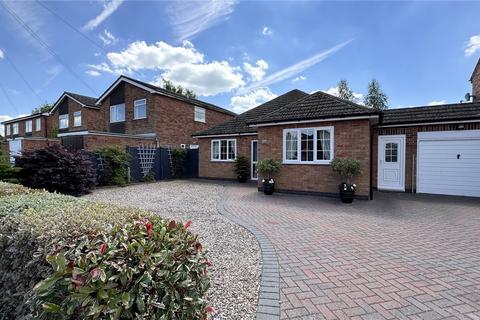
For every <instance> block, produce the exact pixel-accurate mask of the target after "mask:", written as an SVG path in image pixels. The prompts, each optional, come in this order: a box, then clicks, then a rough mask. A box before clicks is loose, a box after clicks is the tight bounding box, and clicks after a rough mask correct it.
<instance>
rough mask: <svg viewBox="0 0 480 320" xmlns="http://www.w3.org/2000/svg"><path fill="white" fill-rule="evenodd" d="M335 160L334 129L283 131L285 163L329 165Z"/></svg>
mask: <svg viewBox="0 0 480 320" xmlns="http://www.w3.org/2000/svg"><path fill="white" fill-rule="evenodd" d="M332 159H333V127H320V128H298V129H296V128H295V129H284V130H283V162H284V163H317V164H329V163H330V161H332Z"/></svg>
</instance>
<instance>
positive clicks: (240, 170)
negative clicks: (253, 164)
mask: <svg viewBox="0 0 480 320" xmlns="http://www.w3.org/2000/svg"><path fill="white" fill-rule="evenodd" d="M233 171H234V172H235V174H236V175H237V179H238V181H239V182H245V181H247V179H248V176H249V175H250V162H249V161H248V159H247V157H245V156H238V157H237V159H236V160H235V168H234V170H233Z"/></svg>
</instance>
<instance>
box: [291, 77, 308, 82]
mask: <svg viewBox="0 0 480 320" xmlns="http://www.w3.org/2000/svg"><path fill="white" fill-rule="evenodd" d="M305 80H307V77H304V76H298V77H296V78H294V79H293V80H292V82H298V81H305Z"/></svg>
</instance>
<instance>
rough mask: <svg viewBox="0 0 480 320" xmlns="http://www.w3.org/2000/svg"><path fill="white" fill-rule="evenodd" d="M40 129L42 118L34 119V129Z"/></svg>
mask: <svg viewBox="0 0 480 320" xmlns="http://www.w3.org/2000/svg"><path fill="white" fill-rule="evenodd" d="M40 130H42V118H37V119H35V131H40Z"/></svg>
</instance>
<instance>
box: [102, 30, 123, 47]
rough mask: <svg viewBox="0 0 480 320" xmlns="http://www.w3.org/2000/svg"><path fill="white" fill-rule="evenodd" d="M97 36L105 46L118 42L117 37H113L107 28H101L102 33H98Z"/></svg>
mask: <svg viewBox="0 0 480 320" xmlns="http://www.w3.org/2000/svg"><path fill="white" fill-rule="evenodd" d="M98 37H99V38H100V40H102V42H103V44H104V45H106V46H109V45H114V44H116V43H117V42H118V39H117V38H115V36H114V35H113V34H112V33H111V32H109V31H108V30H107V29H105V30H103V33H100V34H99V35H98Z"/></svg>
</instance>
